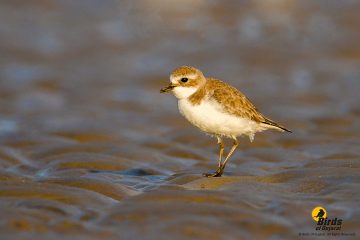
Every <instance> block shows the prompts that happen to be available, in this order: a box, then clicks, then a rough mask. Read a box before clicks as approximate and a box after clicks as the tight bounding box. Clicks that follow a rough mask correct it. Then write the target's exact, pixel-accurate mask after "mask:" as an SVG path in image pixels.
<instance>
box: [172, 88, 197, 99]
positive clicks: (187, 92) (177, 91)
mask: <svg viewBox="0 0 360 240" xmlns="http://www.w3.org/2000/svg"><path fill="white" fill-rule="evenodd" d="M196 90H197V87H180V86H178V87H175V88H174V89H173V93H174V95H175V97H176V98H177V99H184V98H188V97H190V96H191V95H193V94H194V93H195V92H196Z"/></svg>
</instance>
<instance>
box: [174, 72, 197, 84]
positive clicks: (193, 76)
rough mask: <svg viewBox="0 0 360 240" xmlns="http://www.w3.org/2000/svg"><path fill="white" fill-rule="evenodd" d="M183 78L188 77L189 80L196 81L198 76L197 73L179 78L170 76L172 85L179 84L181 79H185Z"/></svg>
mask: <svg viewBox="0 0 360 240" xmlns="http://www.w3.org/2000/svg"><path fill="white" fill-rule="evenodd" d="M183 77H187V78H190V79H194V78H196V77H197V74H196V73H190V74H186V75H182V76H179V75H177V76H173V75H171V76H170V81H171V82H172V83H177V82H178V81H179V80H180V79H181V78H183Z"/></svg>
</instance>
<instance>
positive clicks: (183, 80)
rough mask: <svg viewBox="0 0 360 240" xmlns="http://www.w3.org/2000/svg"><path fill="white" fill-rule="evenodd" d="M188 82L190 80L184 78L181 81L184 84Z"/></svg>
mask: <svg viewBox="0 0 360 240" xmlns="http://www.w3.org/2000/svg"><path fill="white" fill-rule="evenodd" d="M188 80H189V79H188V78H182V79H181V81H182V82H184V83H185V82H187V81H188Z"/></svg>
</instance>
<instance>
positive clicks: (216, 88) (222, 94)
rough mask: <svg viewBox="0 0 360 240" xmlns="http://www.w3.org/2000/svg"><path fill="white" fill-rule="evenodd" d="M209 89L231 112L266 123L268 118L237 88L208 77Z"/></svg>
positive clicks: (212, 95) (213, 96)
mask: <svg viewBox="0 0 360 240" xmlns="http://www.w3.org/2000/svg"><path fill="white" fill-rule="evenodd" d="M207 90H208V93H210V95H211V98H213V99H215V100H216V101H217V102H218V103H220V104H222V105H223V106H224V110H225V111H226V112H228V113H230V114H233V115H236V116H239V117H243V118H249V119H251V120H253V121H255V122H258V123H264V122H265V121H266V118H265V117H264V116H262V115H261V113H259V112H258V111H257V109H256V107H255V106H254V105H253V104H252V103H251V102H250V100H249V99H247V97H246V96H245V95H244V94H242V93H241V92H240V91H239V90H237V89H236V88H234V87H232V86H230V85H228V84H226V83H224V82H222V81H220V80H217V79H212V78H209V79H207Z"/></svg>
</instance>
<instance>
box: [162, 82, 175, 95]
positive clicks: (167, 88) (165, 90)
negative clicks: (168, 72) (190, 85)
mask: <svg viewBox="0 0 360 240" xmlns="http://www.w3.org/2000/svg"><path fill="white" fill-rule="evenodd" d="M174 87H176V86H175V85H173V84H172V83H170V84H169V85H168V86H166V87H163V88H162V89H160V93H166V92H170V91H171V90H173V88H174Z"/></svg>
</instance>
